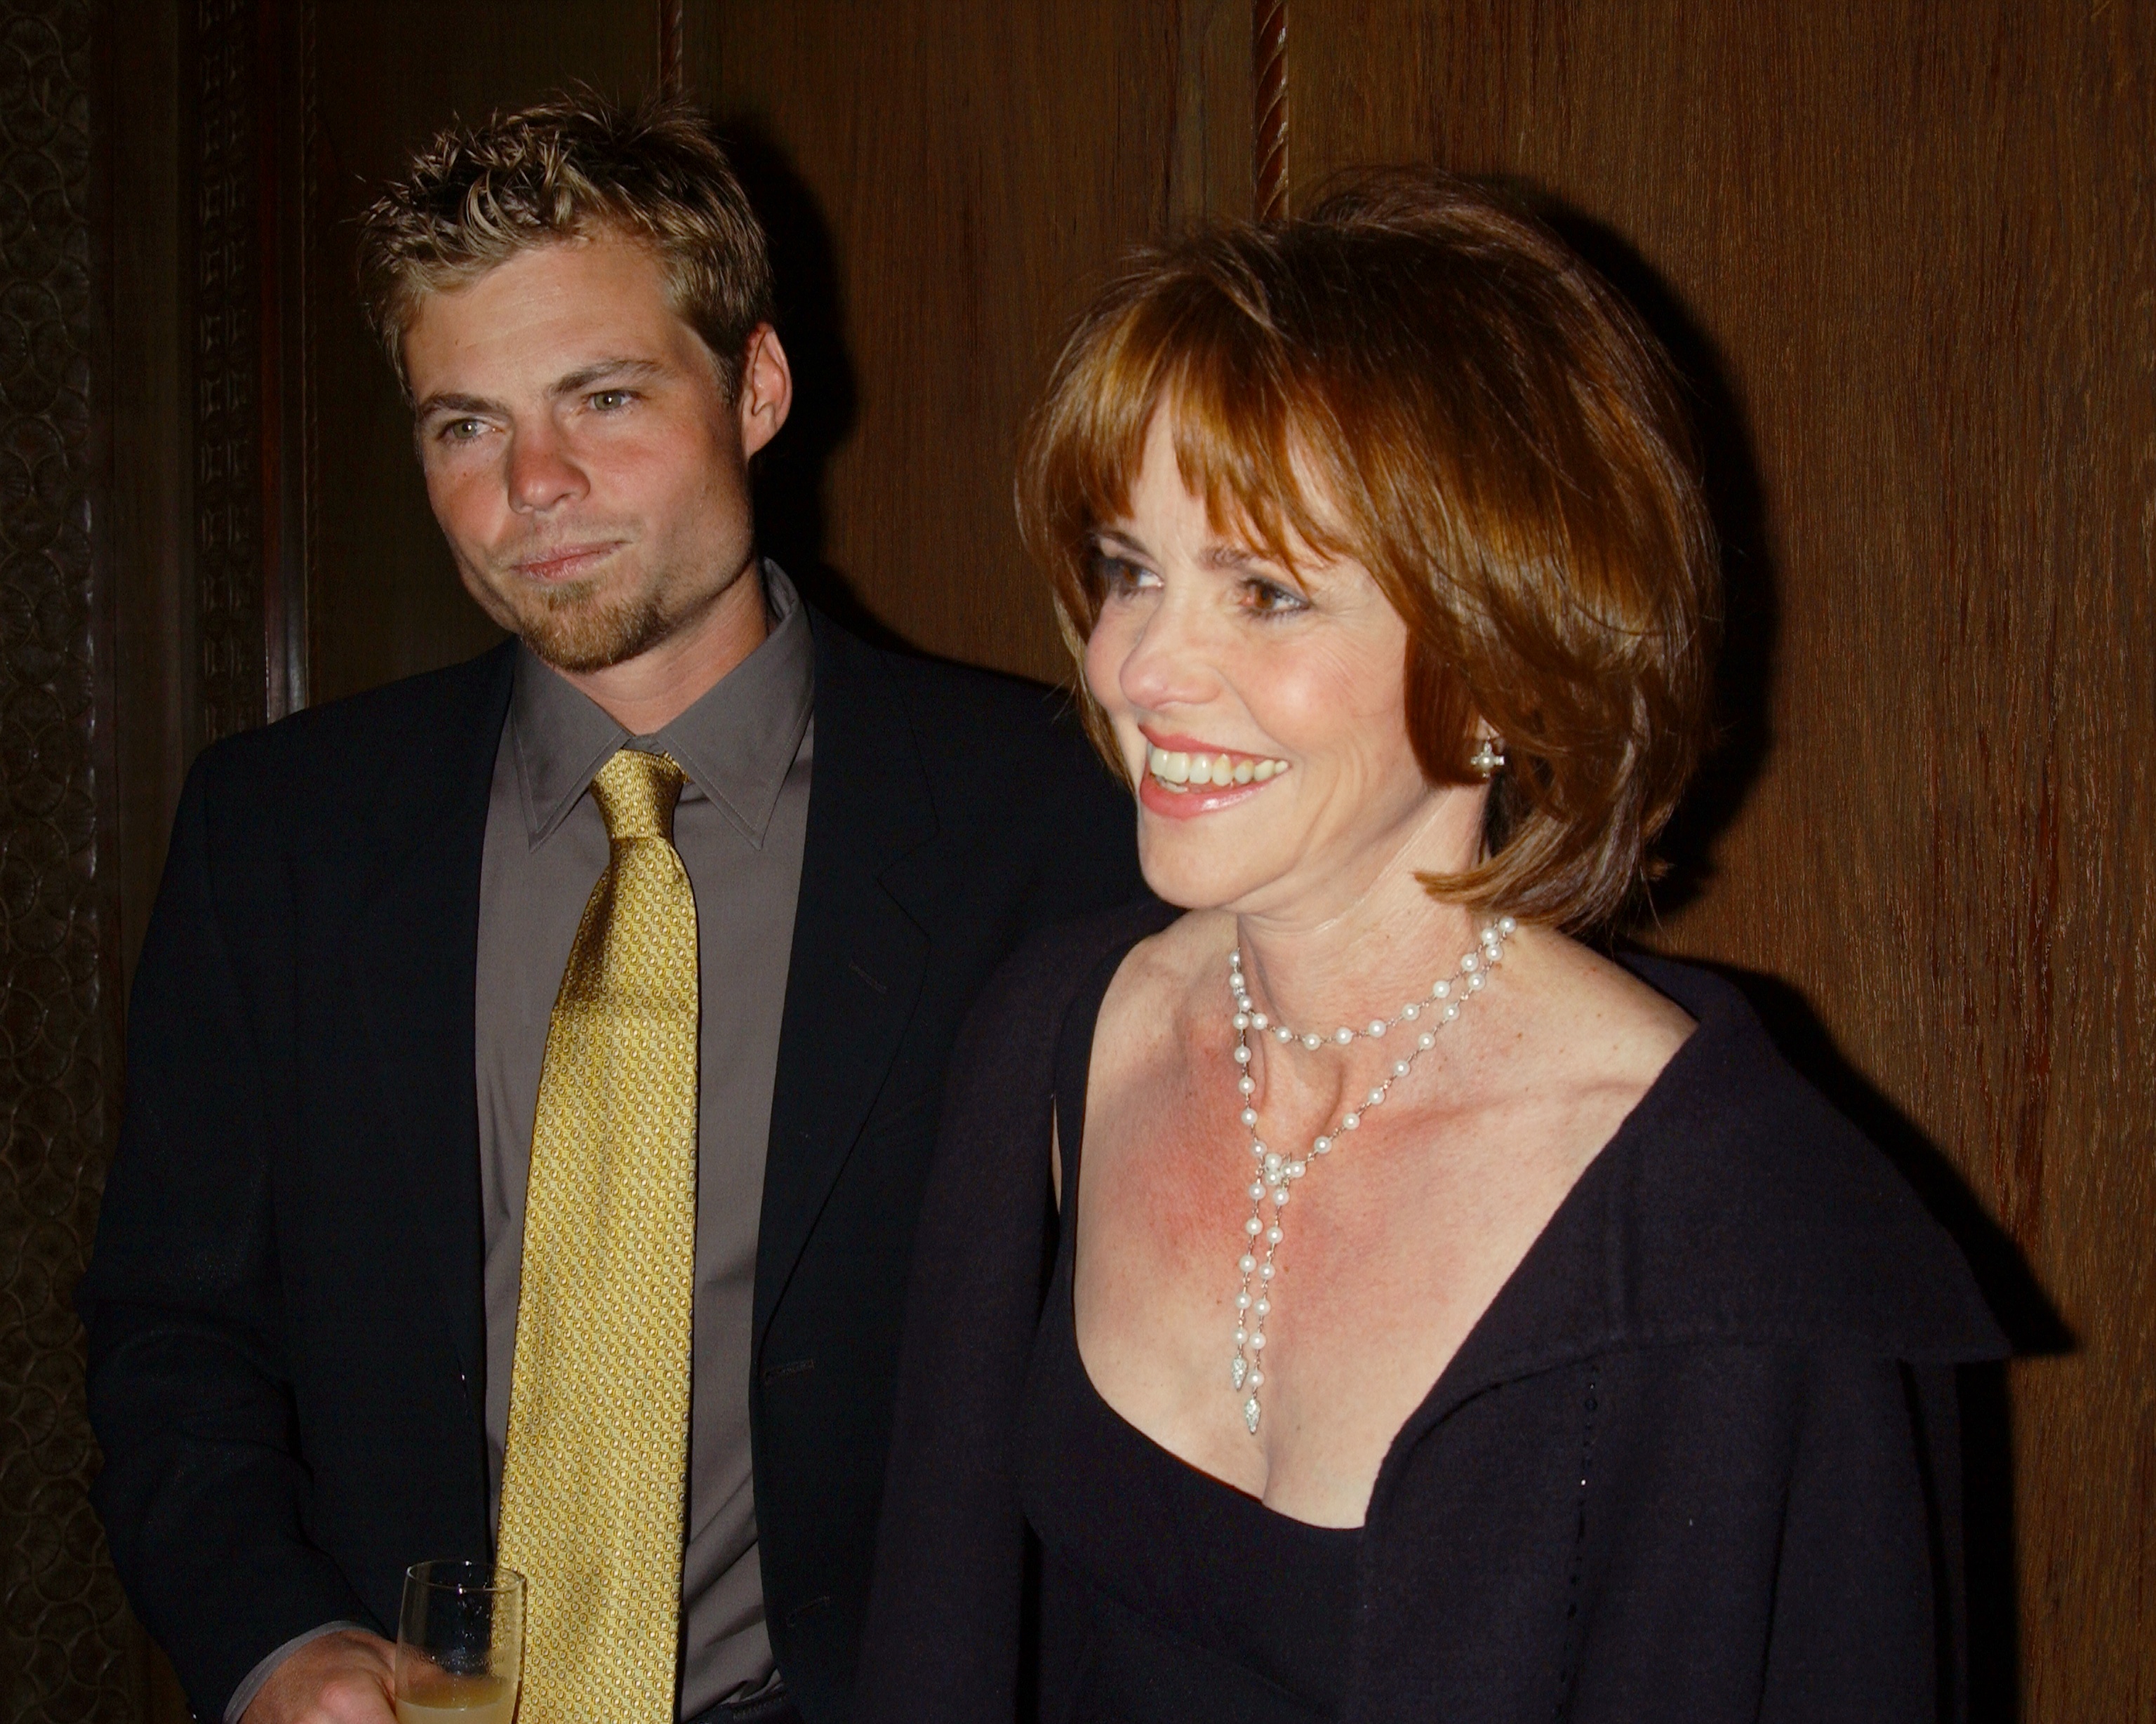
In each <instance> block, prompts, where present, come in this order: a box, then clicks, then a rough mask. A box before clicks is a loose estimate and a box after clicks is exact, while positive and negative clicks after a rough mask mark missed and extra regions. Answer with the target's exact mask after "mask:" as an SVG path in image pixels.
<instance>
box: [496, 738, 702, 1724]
mask: <svg viewBox="0 0 2156 1724" xmlns="http://www.w3.org/2000/svg"><path fill="white" fill-rule="evenodd" d="M680 793H681V769H680V767H678V766H676V765H675V763H674V762H672V761H671V760H669V759H668V758H667V757H665V756H664V755H654V754H644V753H640V752H637V751H635V750H633V749H627V748H624V749H623V750H622V751H621V752H619V753H617V754H616V755H615V756H614V757H613V758H612V759H611V760H609V761H608V762H607V763H606V764H605V765H604V766H603V767H601V768H600V769H599V773H598V777H596V778H594V779H593V781H592V795H593V799H594V800H595V801H596V802H597V803H598V805H599V812H600V813H602V814H603V815H604V816H605V817H606V824H607V836H608V839H609V840H610V841H611V844H612V849H613V855H612V859H610V860H609V861H608V864H607V868H606V872H605V873H603V874H602V875H600V876H599V881H598V885H596V886H594V887H593V889H592V895H591V900H590V901H589V902H588V904H586V905H585V906H584V919H583V922H582V923H581V924H580V925H579V926H577V939H576V943H575V944H574V945H573V946H572V947H570V949H569V967H568V968H567V970H566V971H564V972H562V991H561V993H560V994H559V995H558V996H557V998H556V999H555V1002H554V1015H553V1020H552V1024H550V1026H549V1027H548V1029H547V1060H546V1064H545V1065H544V1067H543V1068H542V1071H541V1075H540V1079H539V1106H538V1112H537V1116H536V1119H535V1121H534V1122H533V1126H532V1131H531V1180H530V1183H529V1186H528V1188H527V1192H526V1198H525V1205H524V1269H523V1288H522V1291H521V1295H520V1296H519V1300H518V1304H517V1309H516V1368H515V1370H514V1372H513V1373H511V1378H510V1399H509V1440H508V1445H507V1449H506V1455H505V1459H504V1464H503V1471H502V1481H501V1560H502V1561H503V1562H505V1563H506V1564H507V1565H508V1566H509V1567H510V1568H515V1569H516V1570H518V1571H520V1572H521V1573H522V1574H523V1575H524V1576H525V1578H526V1583H527V1585H528V1588H529V1598H528V1600H527V1603H526V1629H525V1655H524V1699H523V1704H522V1706H521V1710H520V1712H519V1717H520V1719H521V1724H672V1721H673V1718H674V1700H675V1696H674V1679H675V1644H676V1641H677V1639H678V1637H679V1626H678V1624H679V1620H680V1601H681V1546H682V1519H683V1516H682V1491H683V1485H684V1480H685V1478H686V1476H687V1468H688V1447H689V1340H690V1309H691V1305H692V1302H693V1299H694V1294H695V1278H696V1033H697V1020H696V1010H697V1005H696V900H695V898H694V896H693V895H691V893H690V887H689V876H688V875H687V874H686V873H685V871H684V870H683V869H682V866H681V859H680V856H679V855H677V854H675V849H674V843H673V835H674V804H675V799H676V798H678V797H679V796H680Z"/></svg>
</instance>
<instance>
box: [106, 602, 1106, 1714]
mask: <svg viewBox="0 0 2156 1724" xmlns="http://www.w3.org/2000/svg"><path fill="white" fill-rule="evenodd" d="M814 630H815V639H816V695H815V700H816V706H815V712H816V763H815V772H814V780H813V784H812V788H811V793H810V803H809V813H808V837H807V844H806V849H805V853H804V855H803V864H802V879H801V890H800V898H799V907H798V912H797V917H796V922H795V928H794V935H793V961H792V967H791V971H790V972H789V975H788V983H787V997H786V1007H785V1016H784V1020H783V1031H782V1036H781V1041H780V1047H779V1055H778V1077H777V1085H776V1090H775V1093H774V1095H773V1108H772V1122H771V1140H770V1152H769V1161H768V1166H767V1172H766V1175H765V1184H764V1193H763V1208H762V1234H761V1239H760V1242H759V1246H758V1252H757V1282H756V1299H755V1340H754V1352H753V1355H752V1358H753V1375H752V1382H751V1383H750V1384H749V1395H750V1407H751V1424H752V1440H753V1445H754V1455H755V1477H756V1499H757V1523H758V1528H759V1532H760V1537H761V1540H762V1568H763V1580H764V1589H765V1602H766V1607H767V1613H768V1616H769V1624H770V1631H771V1638H772V1643H773V1649H774V1650H775V1652H776V1654H777V1656H778V1663H779V1666H780V1669H781V1670H782V1671H783V1673H784V1675H785V1678H786V1681H787V1685H788V1688H789V1689H790V1690H791V1691H792V1692H793V1695H794V1696H795V1698H796V1701H797V1703H798V1705H799V1706H800V1708H801V1711H802V1712H803V1715H804V1716H805V1717H806V1718H808V1720H810V1721H812V1724H822V1721H827V1720H834V1719H837V1718H840V1717H843V1716H844V1714H845V1711H846V1708H847V1701H848V1696H849V1693H850V1686H851V1683H852V1680H853V1674H854V1664H855V1655H856V1647H857V1643H858V1640H859V1636H860V1624H861V1619H862V1614H863V1609H864V1601H865V1595H866V1592H867V1582H868V1572H869V1558H870V1543H871V1541H872V1538H873V1535H874V1529H875V1518H876V1511H877V1504H878V1498H879V1494H880V1485H881V1480H882V1471H883V1460H884V1451H885V1446H886V1443H887V1439H888V1431H889V1424H890V1411H891V1395H892V1384H893V1377H894V1363H895V1357H896V1351H897V1344H898V1336H899V1329H900V1316H901V1290H903V1288H904V1287H905V1285H906V1272H907V1265H908V1259H909V1255H910V1251H911V1240H912V1235H913V1226H914V1219H915V1215H916V1211H917V1208H918V1207H919V1203H920V1200H921V1189H922V1185H923V1182H924V1180H925V1178H926V1175H927V1162H928V1156H929V1151H930V1147H931V1145H932V1142H933V1140H934V1137H935V1131H936V1126H937V1112H938V1109H939V1106H940V1101H941V1096H942V1086H943V1070H944V1064H945V1060H946V1058H947V1054H948V1052H949V1049H950V1046H951V1043H952V1038H953V1036H954V1034H955V1033H956V1031H957V1026H958V1024H959V1022H960V1020H961V1018H962V1017H963V1015H964V1014H965V1013H966V1011H967V1008H968V1006H969V1005H970V1004H971V1003H972V1001H973V997H974V995H975V994H976V993H977V992H978V990H979V988H981V986H982V984H983V982H984V981H985V979H986V978H987V977H988V975H989V974H990V972H992V971H993V969H994V968H995V967H996V965H997V963H998V961H999V960H1000V958H1001V957H1003V955H1004V953H1006V952H1009V950H1010V949H1011V948H1012V947H1014V945H1015V944H1017V943H1018V942H1019V940H1020V939H1021V938H1022V937H1023V936H1024V935H1025V934H1026V933H1027V931H1029V930H1030V929H1032V928H1034V927H1035V926H1039V925H1040V924H1042V923H1044V922H1046V921H1051V920H1054V919H1057V918H1060V917H1062V916H1068V915H1070V914H1072V913H1075V912H1076V911H1082V910H1085V909H1087V908H1089V907H1091V906H1097V905H1101V904H1103V903H1111V902H1116V901H1119V900H1126V899H1128V898H1130V897H1131V896H1132V895H1134V894H1136V893H1137V891H1138V890H1140V888H1139V886H1138V884H1137V868H1136V858H1135V854H1134V848H1133V841H1132V818H1131V812H1130V808H1129V803H1128V800H1127V796H1126V795H1125V793H1123V792H1122V790H1121V789H1120V788H1118V787H1116V785H1114V784H1113V783H1112V782H1111V780H1110V779H1109V777H1108V776H1107V775H1106V773H1105V772H1102V771H1101V768H1100V767H1099V765H1098V763H1097V762H1096V761H1094V760H1092V759H1091V757H1089V756H1088V755H1087V754H1086V751H1085V748H1084V745H1083V743H1082V741H1081V739H1080V738H1079V736H1078V734H1077V730H1076V726H1075V725H1072V724H1070V722H1068V721H1067V717H1064V716H1059V715H1058V711H1057V708H1058V706H1059V705H1060V704H1061V702H1060V697H1055V696H1050V695H1045V694H1044V693H1043V692H1042V691H1041V690H1038V689H1034V688H1032V687H1029V686H1028V685H1024V684H1019V683H1016V682H1014V681H1010V680H1005V679H1002V678H998V677H993V676H990V675H986V674H984V673H979V672H973V671H966V670H957V669H954V668H952V667H948V666H943V665H937V664H930V663H927V662H923V661H920V660H916V659H908V658H904V657H901V656H900V655H897V654H891V653H887V652H884V651H881V650H879V649H875V648H872V647H870V646H868V645H866V644H864V643H862V642H860V641H859V640H857V639H854V638H852V637H851V636H850V635H848V634H845V633H844V631H843V630H841V629H838V628H837V627H836V626H835V625H834V624H832V623H830V622H829V620H828V619H826V618H822V617H816V618H814ZM511 654H512V649H509V648H504V649H500V650H498V651H496V652H494V653H491V654H488V655H487V656H485V658H482V659H476V660H474V661H473V662H471V663H470V664H463V665H459V666H457V667H455V668H454V669H452V670H445V671H441V672H438V673H435V674H434V675H428V676H423V677H418V678H415V679H413V680H410V681H408V682H403V683H400V684H398V685H393V686H392V687H389V688H387V689H382V690H377V691H375V692H373V693H371V694H367V695H361V696H358V697H357V698H356V699H353V700H346V701H343V702H341V703H338V704H337V705H335V706H329V707H326V708H322V709H320V710H316V711H309V712H304V713H301V714H300V715H298V716H295V717H294V718H291V719H290V720H287V721H285V722H283V723H280V724H278V725H275V726H271V727H270V728H269V729H267V730H264V731H255V732H252V733H249V734H248V735H245V736H239V737H234V738H233V739H232V740H230V741H227V742H224V743H222V744H220V745H218V747H214V748H213V749H211V750H209V751H208V752H206V753H205V754H204V755H203V758H202V760H201V761H200V762H198V765H197V767H195V770H194V771H193V773H192V774H191V776H190V777H189V780H188V784H187V790H186V793H185V794H184V796H183V798H182V802H181V806H180V810H179V814H178V818H177V824H176V827H175V830H174V834H173V841H172V854H171V859H170V861H169V863H168V865H167V871H166V876H165V880H164V884H163V886H162V890H161V892H160V894H159V898H158V902H157V910H156V912H155V915H154V916H153V918H152V921H151V928H150V931H149V935H148V938H147V941H146V944H145V946H144V948H143V952H142V960H141V968H140V971H139V972H138V974H137V977H136V984H135V993H134V997H133V1001H132V1004H131V1021H130V1025H129V1034H128V1083H127V1108H126V1118H125V1122H124V1125H123V1126H122V1130H121V1143H120V1148H119V1152H118V1155H117V1158H116V1159H115V1162H114V1165H113V1168H112V1172H111V1175H110V1180H109V1182H108V1183H107V1185H106V1188H105V1206H104V1211H103V1214H102V1217H101V1219H100V1224H99V1229H98V1239H97V1247H96V1252H95V1258H94V1260H93V1262H92V1265H91V1268H90V1273H89V1275H88V1276H87V1277H86V1279H85V1282H84V1284H83V1288H82V1292H81V1295H80V1301H81V1306H82V1310H83V1313H84V1316H85V1321H86V1323H87V1326H88V1329H89V1335H90V1414H91V1418H92V1419H93V1420H94V1422H95V1427H96V1430H97V1434H98V1437H99V1439H100V1442H101V1443H102V1444H103V1445H104V1449H105V1470H104V1472H103V1473H102V1475H100V1478H99V1480H98V1481H97V1484H96V1486H95V1501H96V1503H97V1506H98V1510H99V1512H100V1515H101V1516H102V1517H103V1519H104V1522H105V1530H106V1534H107V1537H108V1538H109V1540H110V1545H111V1548H112V1552H113V1557H114V1560H115V1562H116V1563H117V1565H118V1567H119V1570H120V1573H121V1578H122V1580H123V1582H124V1583H125V1584H126V1588H127V1591H128V1594H129V1597H130V1598H131V1601H132V1602H133V1603H134V1605H135V1607H136V1610H137V1612H138V1613H139V1614H141V1618H142V1619H143V1620H144V1622H145V1623H146V1624H147V1625H148V1627H149V1629H150V1630H151V1633H152V1634H154V1635H155V1636H156V1637H157V1639H158V1640H159V1642H160V1643H161V1644H162V1645H163V1646H164V1647H165V1648H166V1650H167V1652H169V1653H170V1655H172V1660H173V1662H174V1664H175V1665H176V1666H177V1669H178V1671H179V1674H180V1677H181V1680H182V1683H183V1684H184V1686H186V1688H187V1693H188V1695H189V1696H190V1697H191V1699H192V1701H193V1704H194V1705H195V1706H196V1708H197V1709H198V1711H199V1712H201V1713H202V1714H203V1716H209V1717H214V1716H217V1715H218V1713H219V1712H220V1711H221V1710H222V1708H223V1706H224V1704H225V1702H226V1701H227V1699H228V1697H229V1696H230V1695H231V1693H232V1691H234V1688H235V1687H236V1686H238V1684H239V1682H240V1680H242V1679H243V1678H244V1676H245V1675H246V1674H247V1672H248V1671H249V1670H250V1669H251V1668H252V1667H253V1666H254V1664H255V1663H256V1662H257V1661H258V1660H260V1659H261V1658H262V1657H263V1656H264V1655H266V1654H267V1653H269V1651H271V1650H274V1649H275V1647H276V1646H278V1645H279V1644H281V1643H282V1642H283V1641H284V1640H285V1639H288V1638H290V1636H292V1635H294V1634H299V1633H300V1632H302V1631H303V1630H305V1629H308V1628H310V1627H311V1626H313V1625H315V1624H320V1623H322V1622H325V1621H328V1620H331V1619H337V1618H345V1617H348V1618H353V1619H358V1620H361V1621H365V1622H371V1623H372V1624H375V1625H376V1626H377V1627H378V1628H380V1629H382V1631H383V1632H385V1633H393V1632H394V1624H395V1620H396V1611H397V1605H398V1592H399V1587H400V1584H401V1579H402V1576H403V1570H404V1568H405V1566H406V1565H407V1564H408V1563H410V1562H415V1561H418V1560H419V1559H421V1558H423V1557H451V1556H459V1555H473V1556H476V1555H482V1554H484V1553H485V1552H486V1551H487V1548H488V1544H489V1534H488V1515H487V1480H486V1469H485V1437H484V1433H483V1423H482V1420H483V1408H484V1407H485V1382H484V1378H483V1373H484V1371H485V1354H486V1349H485V1314H484V1309H483V1301H482V1293H481V1285H480V1256H481V1240H480V1181H479V1156H478V1142H479V1135H478V1134H479V1126H478V1114H477V1104H476V1101H475V1080H474V1070H473V1066H474V1045H473V1037H474V1029H473V1009H474V997H473V990H474V968H475V952H476V948H477V940H478V929H479V890H480V848H481V844H482V840H483V837H484V834H485V824H486V813H487V802H488V792H489V785H490V780H491V777H492V773H493V767H494V758H495V747H496V744H497V742H498V741H499V738H500V733H501V728H502V725H503V722H504V719H505V716H506V713H507V711H508V706H509V697H510V686H511V664H512V656H511Z"/></svg>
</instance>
